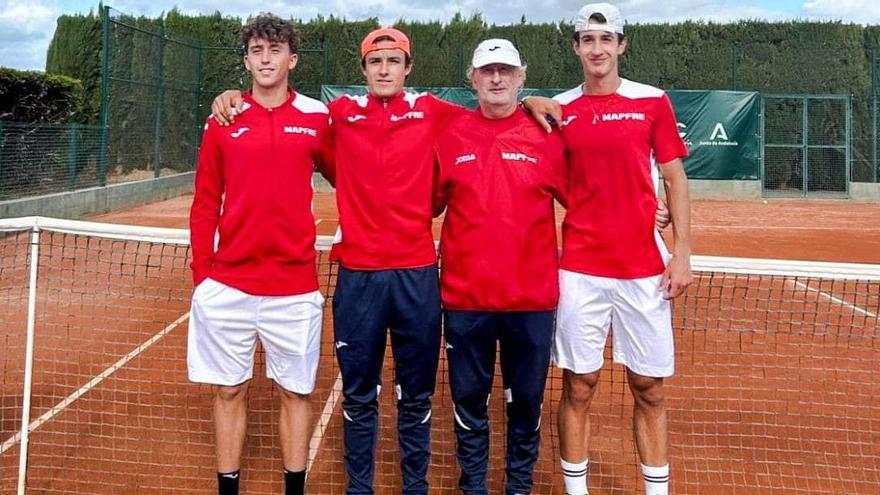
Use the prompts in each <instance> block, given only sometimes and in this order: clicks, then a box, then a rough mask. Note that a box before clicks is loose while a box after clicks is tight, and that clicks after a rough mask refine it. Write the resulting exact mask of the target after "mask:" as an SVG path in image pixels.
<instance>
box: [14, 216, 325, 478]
mask: <svg viewBox="0 0 880 495" xmlns="http://www.w3.org/2000/svg"><path fill="white" fill-rule="evenodd" d="M319 223H321V219H318V220H316V221H315V225H318V224H319ZM187 318H189V311H187V312H186V313H184V314H182V315H180V317H179V318H177V319H176V320H174V322H173V323H171V324H170V325H168V326H167V327H165V328H163V329H162V330H161V331H160V332H159V333H157V334H156V335H153V336H152V337H150V338H149V339H148V340H147V341H146V342H144V343H142V344H141V345H139V346H137V347H136V348H135V349H134V350H132V351H131V352H129V353H128V354H126V355H125V356H123V357H122V358H121V359H119V360H118V361H116V362H115V363H113V364H112V365H111V366H110V367H109V368H107V369H106V370H104V371H103V372H101V374H99V375H98V376H96V377H94V378H92V379H91V380H90V381H89V382H88V383H86V384H85V385H83V386H82V387H80V388H79V389H78V390H77V391H76V392H74V393H72V394H70V395H68V396H67V398H65V399H64V400H62V401H61V402H59V403H58V404H55V406H53V407H52V408H51V409H49V410H48V411H46V412H45V413H44V414H43V415H42V416H40V417H39V418H37V419H35V420H34V421H32V422H31V423H30V425H28V431H29V432H32V431H34V430H36V429H37V428H39V427H40V426H42V425H43V424H44V423H46V422H47V421H49V420H50V419H52V418H53V417H55V416H56V415H58V413H60V412H61V411H63V410H64V409H65V408H67V406H69V405H70V404H71V403H73V402H74V401H76V400H77V399H79V398H80V397H82V396H83V395H84V394H85V393H87V392H88V391H89V390H91V389H93V388H95V387H96V386H97V385H98V384H100V383H101V382H102V381H104V380H105V379H106V378H107V377H109V376H110V375H112V374H113V373H115V372H116V370H118V369H119V368H121V367H123V366H125V365H126V364H128V362H129V361H131V360H132V359H134V358H136V357H137V356H138V355H139V354H140V353H142V352H143V351H145V350H147V349H148V348H150V346H152V345H153V344H155V343H156V342H158V341H159V340H160V339H161V338H162V337H164V336H165V335H167V334H168V333H170V332H171V331H172V330H174V329H175V328H177V327H178V326H179V325H180V324H181V323H183V322H184V321H186V319H187ZM337 388H338V389H339V390H338V392H337ZM333 392H334V393H335V394H336V395H335V398H334V399H333V406H332V407H331V409H330V413H331V414H332V412H333V409H334V408H335V407H336V402H337V401H338V400H339V395H341V394H342V375H341V374H340V375H339V376H338V377H337V378H336V383H335V384H334V385H333ZM334 393H331V397H330V398H333V396H334ZM330 398H328V399H327V401H328V403H327V404H326V405H325V406H324V409H325V413H322V414H321V418H322V423H321V431H320V434H319V435H318V439H317V447H320V445H321V439H322V437H323V435H324V430H325V429H326V427H327V426H326V424H324V415H325V414H326V410H327V407H328V406H329V402H330ZM327 423H329V419H328V421H327ZM20 441H21V432H18V433H15V434H14V435H12V436H11V437H10V438H9V439H7V440H6V441H5V442H3V445H2V446H0V454H3V453H4V452H6V451H7V450H9V449H10V448H12V447H13V446H14V445H15V444H17V443H18V442H20ZM314 441H315V438H314V435H313V436H312V442H314ZM309 449H310V451H309V465H311V462H312V460H313V454H312V452H311V446H310V447H309Z"/></svg>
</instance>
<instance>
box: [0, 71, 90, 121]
mask: <svg viewBox="0 0 880 495" xmlns="http://www.w3.org/2000/svg"><path fill="white" fill-rule="evenodd" d="M81 102H82V85H81V83H80V82H79V81H78V80H76V79H73V78H70V77H66V76H59V75H52V74H44V73H42V72H31V71H18V70H14V69H7V68H5V67H0V120H8V121H18V122H38V123H63V122H69V121H71V120H74V121H75V120H76V119H77V118H79V116H80V108H81Z"/></svg>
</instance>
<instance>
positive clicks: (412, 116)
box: [391, 112, 425, 122]
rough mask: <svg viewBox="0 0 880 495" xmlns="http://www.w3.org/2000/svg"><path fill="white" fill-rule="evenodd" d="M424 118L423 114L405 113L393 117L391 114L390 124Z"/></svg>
mask: <svg viewBox="0 0 880 495" xmlns="http://www.w3.org/2000/svg"><path fill="white" fill-rule="evenodd" d="M424 118H425V112H406V113H405V114H403V115H394V114H393V113H392V114H391V122H397V121H400V120H407V119H424Z"/></svg>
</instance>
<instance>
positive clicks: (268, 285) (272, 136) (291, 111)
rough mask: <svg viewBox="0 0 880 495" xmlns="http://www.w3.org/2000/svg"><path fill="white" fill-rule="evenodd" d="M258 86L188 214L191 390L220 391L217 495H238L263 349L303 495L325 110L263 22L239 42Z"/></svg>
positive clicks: (209, 134) (212, 140)
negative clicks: (317, 170)
mask: <svg viewBox="0 0 880 495" xmlns="http://www.w3.org/2000/svg"><path fill="white" fill-rule="evenodd" d="M241 40H242V43H243V45H244V48H245V56H244V64H245V67H247V70H248V71H249V72H250V73H251V76H252V77H253V85H252V87H251V90H250V92H248V93H246V94H244V95H243V100H244V101H243V105H242V111H241V113H240V114H239V116H238V119H237V120H236V123H235V125H233V126H231V127H223V126H220V125H219V124H218V123H217V122H216V120H215V119H213V118H209V119H208V123H207V124H206V126H205V133H204V137H203V140H202V145H201V148H200V151H199V163H198V169H197V172H196V184H195V195H194V197H193V204H192V210H191V212H190V230H191V240H192V258H193V260H192V270H193V282H194V285H195V290H194V292H193V301H192V314H191V318H190V328H189V343H188V353H187V362H188V368H189V378H190V380H192V381H194V382H200V383H209V384H211V385H213V386H214V391H215V395H214V424H215V429H216V442H217V443H216V447H217V480H218V493H219V494H220V495H236V494H237V493H238V486H239V470H240V466H241V454H242V449H243V446H244V440H245V430H246V425H247V388H248V383H249V381H250V379H251V377H252V375H253V358H254V351H255V349H256V342H257V338H259V339H260V341H261V342H262V345H263V349H264V350H265V351H266V375H267V376H268V378H270V379H272V380H273V381H274V382H275V384H276V385H277V386H278V390H279V392H280V394H279V395H280V398H281V411H280V417H279V425H278V432H279V435H280V443H281V453H282V458H283V461H284V482H285V493H286V494H287V495H302V493H303V491H304V484H305V469H306V459H307V457H308V445H309V438H310V433H311V431H310V428H311V425H312V417H311V406H310V404H309V394H310V393H311V392H312V390H313V389H314V387H315V377H316V373H317V367H318V361H319V355H320V342H321V324H322V318H323V304H324V298H323V297H322V295H321V293H320V292H319V291H318V278H317V269H316V265H315V256H316V255H315V247H314V245H315V222H314V216H313V214H312V210H311V203H312V187H311V177H312V170H313V169H314V162H315V158H316V156H317V154H318V153H319V143H320V139H321V136H322V135H323V133H324V132H326V130H327V126H328V121H327V117H328V110H327V107H326V106H324V105H323V104H322V103H320V102H318V101H316V100H313V99H311V98H308V97H306V96H304V95H301V94H299V93H297V92H296V91H294V90H293V89H291V88H290V87H289V86H288V83H287V77H288V74H289V73H290V71H291V70H293V68H294V67H295V66H296V63H297V53H296V52H297V45H298V41H299V34H298V33H297V31H296V30H295V29H294V27H293V25H291V24H290V23H289V22H287V21H284V20H282V19H280V18H278V17H276V16H274V15H272V14H262V15H260V16H258V17H256V18H254V19H253V20H252V21H251V22H250V23H248V24H247V25H246V26H244V28H243V29H242V32H241Z"/></svg>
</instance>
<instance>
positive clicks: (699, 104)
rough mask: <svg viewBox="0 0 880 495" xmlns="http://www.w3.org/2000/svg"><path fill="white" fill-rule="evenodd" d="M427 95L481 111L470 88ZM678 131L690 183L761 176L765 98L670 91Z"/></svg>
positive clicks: (334, 93) (325, 91)
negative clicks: (687, 153)
mask: <svg viewBox="0 0 880 495" xmlns="http://www.w3.org/2000/svg"><path fill="white" fill-rule="evenodd" d="M407 89H409V90H410V91H417V92H421V91H428V92H430V93H433V94H434V95H435V96H437V97H438V98H442V99H444V100H446V101H451V102H453V103H458V104H459V105H463V106H466V107H468V108H474V107H476V106H477V98H476V96H475V95H474V92H473V91H472V90H471V89H470V88H464V87H458V88H426V87H414V88H407ZM366 92H367V88H366V86H322V87H321V99H322V100H323V101H324V102H329V101H331V100H333V99H335V98H338V97H339V96H341V95H343V94H350V95H363V94H366ZM561 92H562V90H559V89H524V90H523V92H522V95H523V96H526V95H536V96H553V95H556V94H559V93H561ZM669 99H670V100H672V106H673V107H674V108H675V114H676V117H677V119H678V130H679V134H681V136H682V138H683V139H684V141H685V143H687V146H688V150H689V151H690V156H689V157H688V158H687V160H685V169H686V170H687V175H688V178H690V179H715V180H730V179H740V180H741V179H749V180H756V179H758V178H759V177H760V173H761V154H760V151H761V145H760V125H761V118H760V116H761V97H760V95H759V94H758V93H750V92H740V91H670V92H669Z"/></svg>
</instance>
